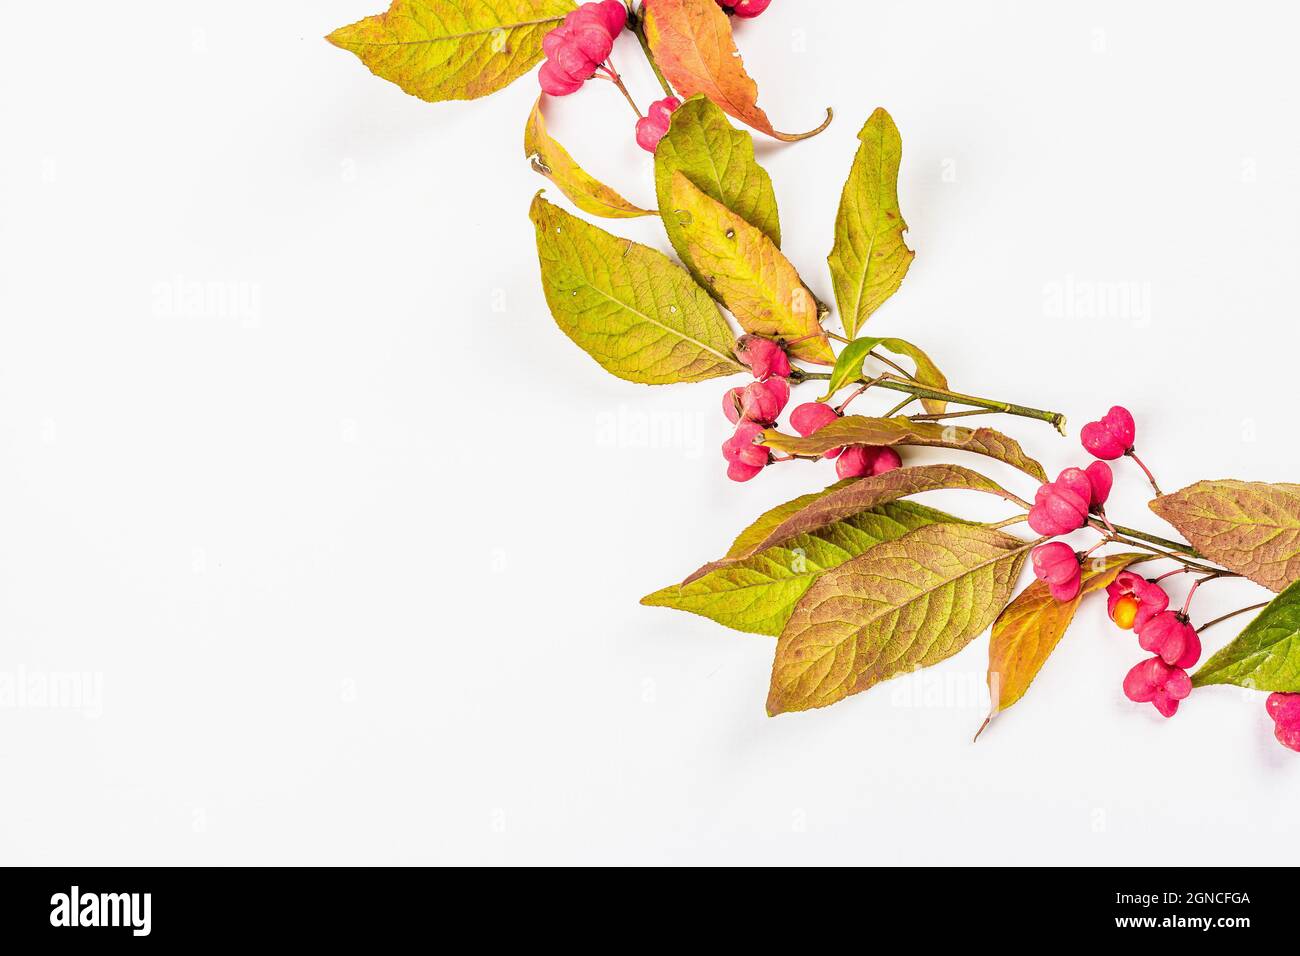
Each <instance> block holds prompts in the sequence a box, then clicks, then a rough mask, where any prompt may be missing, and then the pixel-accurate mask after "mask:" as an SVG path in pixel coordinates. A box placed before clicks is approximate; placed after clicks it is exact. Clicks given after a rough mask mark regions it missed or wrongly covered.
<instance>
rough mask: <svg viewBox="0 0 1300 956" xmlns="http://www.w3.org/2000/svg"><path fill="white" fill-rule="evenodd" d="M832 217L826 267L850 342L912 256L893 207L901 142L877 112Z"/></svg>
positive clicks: (889, 122) (904, 227)
mask: <svg viewBox="0 0 1300 956" xmlns="http://www.w3.org/2000/svg"><path fill="white" fill-rule="evenodd" d="M858 139H859V140H860V142H861V145H860V146H859V147H858V153H857V155H856V156H855V157H854V159H853V167H852V168H851V169H850V170H849V178H848V181H847V182H846V183H845V184H844V192H843V194H842V195H841V196H840V211H839V215H837V216H836V218H835V246H834V248H832V249H831V254H830V257H829V258H828V259H827V262H828V263H829V264H830V267H831V278H832V280H833V282H834V285H835V300H836V302H837V303H839V307H840V320H841V321H842V322H843V323H844V329H845V331H846V332H847V333H848V334H849V337H850V338H853V337H854V336H856V335H857V334H858V329H860V328H862V325H863V323H864V322H866V321H867V319H868V318H870V316H871V313H873V312H875V311H876V309H878V308H880V306H881V304H882V303H884V301H885V300H886V299H888V298H889V297H890V296H891V295H893V294H894V293H895V292H897V291H898V287H899V286H900V285H902V283H903V277H904V276H905V275H907V270H908V267H909V266H911V264H912V259H913V258H915V256H916V253H914V252H913V251H912V250H911V249H909V248H907V243H906V242H905V241H904V240H903V233H904V232H905V231H906V230H907V223H906V222H904V221H903V214H902V212H901V211H900V210H899V207H898V167H899V164H900V163H901V161H902V157H903V139H902V137H901V136H900V135H899V133H898V127H897V126H895V125H894V121H893V119H892V118H890V115H889V114H888V113H886V112H885V111H884V110H883V109H877V110H876V111H875V112H874V113H872V114H871V118H870V119H868V120H867V124H866V125H865V126H863V127H862V132H860V133H859V134H858Z"/></svg>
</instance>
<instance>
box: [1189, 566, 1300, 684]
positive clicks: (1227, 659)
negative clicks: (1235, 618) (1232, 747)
mask: <svg viewBox="0 0 1300 956" xmlns="http://www.w3.org/2000/svg"><path fill="white" fill-rule="evenodd" d="M1192 684H1194V685H1195V686H1197V687H1205V686H1206V685H1208V684H1236V685H1237V686H1238V687H1248V688H1250V689H1251V690H1271V691H1281V692H1283V693H1287V694H1295V693H1300V581H1297V582H1295V583H1294V584H1292V585H1290V586H1288V587H1287V588H1286V590H1284V591H1283V592H1282V593H1281V594H1279V595H1278V596H1277V597H1275V598H1273V600H1272V601H1270V602H1269V604H1268V606H1267V607H1265V608H1264V610H1262V611H1260V612H1259V615H1258V616H1257V617H1256V618H1255V619H1254V620H1253V621H1251V622H1250V623H1249V624H1247V625H1246V627H1245V629H1244V630H1243V631H1242V632H1241V633H1240V634H1238V635H1237V639H1236V640H1234V641H1233V642H1232V643H1231V644H1229V645H1228V646H1227V647H1225V648H1224V649H1223V650H1221V651H1219V653H1217V654H1215V655H1214V656H1213V657H1211V658H1210V659H1209V660H1208V661H1206V662H1205V663H1204V664H1202V665H1201V668H1200V670H1198V671H1197V672H1196V673H1195V674H1193V675H1192Z"/></svg>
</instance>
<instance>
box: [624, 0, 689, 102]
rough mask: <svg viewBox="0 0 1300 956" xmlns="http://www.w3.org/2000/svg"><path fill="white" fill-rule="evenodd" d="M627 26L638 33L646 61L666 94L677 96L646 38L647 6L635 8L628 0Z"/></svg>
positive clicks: (638, 39) (637, 36)
mask: <svg viewBox="0 0 1300 956" xmlns="http://www.w3.org/2000/svg"><path fill="white" fill-rule="evenodd" d="M627 26H628V29H629V30H631V31H632V32H633V33H634V34H636V40H637V42H638V43H640V44H641V52H642V53H644V54H645V59H646V62H647V63H649V64H650V69H652V70H654V73H655V79H657V80H658V81H659V85H660V86H661V87H662V88H663V91H664V94H665V95H666V96H676V95H677V94H676V93H674V92H673V88H672V84H670V83H669V82H668V80H667V78H666V77H665V76H664V75H663V72H662V71H661V70H660V69H659V64H658V63H656V62H655V55H654V53H653V52H652V51H651V50H650V41H649V40H647V39H646V35H645V8H644V7H642V8H641V9H640V10H633V9H632V3H631V0H628V5H627Z"/></svg>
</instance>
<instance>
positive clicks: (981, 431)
mask: <svg viewBox="0 0 1300 956" xmlns="http://www.w3.org/2000/svg"><path fill="white" fill-rule="evenodd" d="M762 444H764V445H766V446H767V447H768V448H771V449H773V450H775V451H780V452H785V453H786V454H791V455H820V454H822V453H823V452H826V451H828V450H830V449H831V448H834V447H836V446H837V445H924V446H931V447H938V448H955V449H958V450H960V451H971V452H975V453H976V454H977V455H987V456H988V457H990V458H995V459H997V460H998V461H1000V462H1004V463H1005V464H1008V465H1010V466H1012V467H1013V468H1019V469H1020V470H1021V471H1023V472H1024V473H1025V474H1027V475H1030V476H1031V477H1033V478H1037V479H1038V480H1039V481H1046V480H1047V473H1046V472H1045V471H1043V466H1042V465H1040V464H1039V463H1038V462H1037V461H1035V460H1034V459H1032V458H1030V457H1029V456H1028V455H1026V454H1025V451H1024V449H1023V448H1021V447H1020V443H1019V442H1017V441H1016V440H1015V439H1014V438H1011V437H1010V436H1008V435H1004V434H1002V433H1001V432H999V431H995V430H993V429H992V428H976V429H974V430H972V429H969V428H962V427H961V426H960V425H945V424H941V423H939V422H914V421H912V420H911V419H909V418H906V417H904V416H902V415H898V416H895V417H894V418H867V417H866V416H863V415H846V416H844V417H843V418H841V419H839V420H837V421H833V422H831V423H830V424H828V425H826V426H824V427H823V428H819V429H818V430H817V432H816V433H815V434H812V435H809V436H808V437H806V438H799V437H797V436H795V435H786V434H784V433H782V432H779V431H776V430H775V429H771V428H769V429H768V430H767V431H765V432H764V433H763V441H762Z"/></svg>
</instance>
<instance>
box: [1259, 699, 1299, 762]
mask: <svg viewBox="0 0 1300 956" xmlns="http://www.w3.org/2000/svg"><path fill="white" fill-rule="evenodd" d="M1265 706H1266V707H1267V709H1268V715H1269V716H1270V717H1272V718H1273V725H1274V726H1273V735H1274V736H1275V737H1277V742H1278V743H1280V744H1281V745H1282V746H1283V747H1286V748H1288V749H1290V750H1296V751H1300V694H1269V695H1268V701H1267V703H1266V704H1265Z"/></svg>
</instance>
